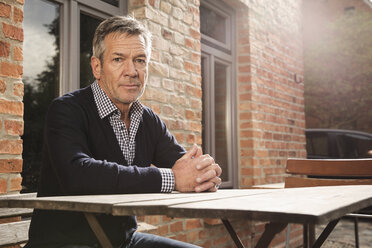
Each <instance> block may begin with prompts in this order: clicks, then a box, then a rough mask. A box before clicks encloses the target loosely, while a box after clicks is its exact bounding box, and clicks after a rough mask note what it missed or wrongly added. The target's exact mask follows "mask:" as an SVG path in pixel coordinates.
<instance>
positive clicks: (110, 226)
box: [26, 17, 221, 248]
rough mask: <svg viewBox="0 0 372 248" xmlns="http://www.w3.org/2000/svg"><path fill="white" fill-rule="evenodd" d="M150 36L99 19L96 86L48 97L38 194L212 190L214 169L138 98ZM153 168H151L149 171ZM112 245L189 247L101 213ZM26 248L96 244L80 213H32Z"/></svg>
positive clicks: (135, 26)
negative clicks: (188, 148) (182, 145)
mask: <svg viewBox="0 0 372 248" xmlns="http://www.w3.org/2000/svg"><path fill="white" fill-rule="evenodd" d="M150 54H151V37H150V33H149V32H148V31H147V30H146V29H145V28H144V27H143V26H142V25H141V23H139V22H138V21H137V20H135V19H134V18H132V17H112V18H109V19H107V20H105V21H104V22H102V23H101V24H100V25H99V26H98V28H97V30H96V32H95V36H94V40H93V56H92V59H91V67H92V71H93V74H94V76H95V78H96V81H95V82H94V83H92V84H91V85H90V86H89V87H86V88H84V89H81V90H78V91H75V92H72V93H69V94H66V95H64V96H62V97H60V98H57V99H56V100H54V101H53V102H52V104H51V106H50V109H49V111H48V115H47V118H46V125H45V133H44V143H45V144H44V157H43V167H42V173H41V179H40V187H39V192H38V195H39V196H55V195H77V194H116V193H148V192H171V191H172V190H178V191H181V192H191V191H196V192H202V191H208V190H209V191H216V190H217V188H218V186H219V184H220V183H221V179H220V178H219V176H220V174H221V168H220V167H219V166H218V165H217V164H215V162H214V160H213V158H211V157H210V156H209V155H202V152H201V150H200V148H199V147H197V146H193V147H192V148H191V149H190V150H189V151H188V152H186V153H185V151H184V149H183V148H182V147H181V146H180V145H179V144H178V143H177V142H176V140H175V139H174V137H173V136H172V135H171V134H170V133H169V132H168V130H167V128H166V126H165V124H164V123H163V122H162V121H161V120H160V118H159V117H158V116H157V115H156V114H155V113H154V112H152V111H151V109H149V108H147V107H145V106H143V105H142V104H141V103H140V102H139V101H138V99H139V97H140V96H141V95H142V93H143V91H144V89H145V85H146V80H147V77H148V62H149V59H150ZM151 165H155V166H151ZM98 221H99V222H100V224H101V225H102V227H103V229H104V231H105V232H106V234H107V236H108V238H109V239H110V241H111V242H112V243H113V245H114V246H115V247H142V248H145V247H195V246H193V245H190V244H185V243H182V242H178V241H174V240H170V239H166V238H162V237H158V236H155V235H149V234H142V233H138V232H135V230H136V227H137V224H136V219H135V217H134V216H124V217H113V216H109V215H101V216H99V217H98ZM26 247H48V248H50V247H65V248H67V247H99V244H98V241H97V239H96V237H95V236H94V234H93V232H92V231H91V229H90V227H89V225H88V223H87V221H86V219H85V218H84V216H83V215H82V214H80V213H71V212H62V211H42V210H35V212H34V214H33V217H32V221H31V227H30V239H29V243H28V244H27V245H26Z"/></svg>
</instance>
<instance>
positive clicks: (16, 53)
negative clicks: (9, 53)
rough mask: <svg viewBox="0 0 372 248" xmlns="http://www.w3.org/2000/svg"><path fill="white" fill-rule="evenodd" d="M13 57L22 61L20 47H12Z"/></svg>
mask: <svg viewBox="0 0 372 248" xmlns="http://www.w3.org/2000/svg"><path fill="white" fill-rule="evenodd" d="M13 58H14V60H15V61H23V50H22V47H18V46H15V47H14V55H13Z"/></svg>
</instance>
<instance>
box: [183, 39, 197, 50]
mask: <svg viewBox="0 0 372 248" xmlns="http://www.w3.org/2000/svg"><path fill="white" fill-rule="evenodd" d="M185 46H186V47H187V48H191V49H194V48H195V47H194V41H193V40H191V39H189V38H185Z"/></svg>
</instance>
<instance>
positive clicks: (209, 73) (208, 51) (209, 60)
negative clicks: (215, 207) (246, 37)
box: [200, 0, 238, 188]
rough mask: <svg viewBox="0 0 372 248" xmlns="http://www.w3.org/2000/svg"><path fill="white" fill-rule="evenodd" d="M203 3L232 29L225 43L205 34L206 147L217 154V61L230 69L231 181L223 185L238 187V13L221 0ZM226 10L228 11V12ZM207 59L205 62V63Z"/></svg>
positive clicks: (228, 145) (203, 42)
mask: <svg viewBox="0 0 372 248" xmlns="http://www.w3.org/2000/svg"><path fill="white" fill-rule="evenodd" d="M200 5H201V6H203V7H206V8H209V9H211V10H213V11H216V12H218V14H221V15H223V16H225V17H226V16H228V18H226V20H227V21H226V25H227V26H228V28H226V30H228V32H227V33H226V36H227V37H226V39H225V40H226V41H227V42H226V44H223V43H221V42H220V41H217V40H215V39H213V38H211V37H208V36H207V35H205V34H201V37H202V40H201V56H202V63H205V64H202V70H203V69H204V72H203V75H202V76H203V79H202V80H203V83H202V87H203V92H204V94H203V97H204V98H203V101H205V102H204V106H203V112H204V114H203V118H204V127H203V135H204V137H205V139H204V142H205V143H204V144H203V146H204V149H205V152H206V153H209V154H211V155H212V156H213V157H215V145H216V144H215V118H214V116H215V103H214V101H215V92H214V91H215V88H214V84H215V80H214V75H215V71H214V67H215V64H216V63H219V64H222V65H224V66H226V70H227V82H226V86H227V89H226V91H227V95H226V102H227V109H226V130H227V133H228V134H227V137H226V141H227V149H228V152H227V153H228V158H227V161H228V164H227V168H228V180H227V181H224V182H222V185H221V187H222V188H238V152H237V150H238V146H237V125H238V123H237V84H236V52H235V51H236V49H235V45H234V44H235V27H234V26H233V24H234V23H235V13H234V11H233V9H231V8H230V7H229V6H226V4H225V3H223V2H221V1H210V0H203V1H201V3H200ZM224 10H226V12H224ZM203 61H204V62H203Z"/></svg>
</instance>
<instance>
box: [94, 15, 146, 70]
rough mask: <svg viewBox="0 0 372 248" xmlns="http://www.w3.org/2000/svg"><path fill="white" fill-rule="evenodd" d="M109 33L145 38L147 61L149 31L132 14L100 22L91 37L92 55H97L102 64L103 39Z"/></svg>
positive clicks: (104, 48)
mask: <svg viewBox="0 0 372 248" xmlns="http://www.w3.org/2000/svg"><path fill="white" fill-rule="evenodd" d="M111 33H120V34H125V33H126V34H128V35H140V36H142V37H143V38H144V40H145V46H146V52H147V61H149V60H150V57H151V46H152V45H151V33H150V31H149V30H148V29H147V28H146V27H145V26H144V25H143V24H142V23H141V22H139V21H138V20H137V19H135V18H134V17H132V16H113V17H110V18H108V19H106V20H104V21H103V22H101V23H100V24H99V25H98V27H97V29H96V32H95V33H94V37H93V56H94V57H97V58H98V59H99V60H100V61H101V64H103V55H104V53H105V50H106V47H105V43H104V40H105V38H106V36H107V35H109V34H111Z"/></svg>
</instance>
